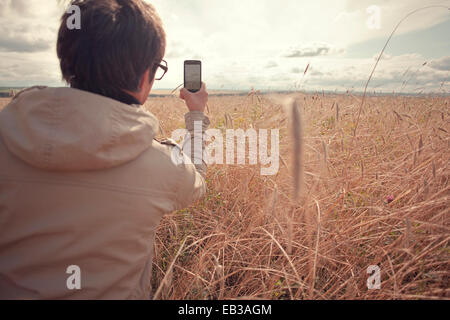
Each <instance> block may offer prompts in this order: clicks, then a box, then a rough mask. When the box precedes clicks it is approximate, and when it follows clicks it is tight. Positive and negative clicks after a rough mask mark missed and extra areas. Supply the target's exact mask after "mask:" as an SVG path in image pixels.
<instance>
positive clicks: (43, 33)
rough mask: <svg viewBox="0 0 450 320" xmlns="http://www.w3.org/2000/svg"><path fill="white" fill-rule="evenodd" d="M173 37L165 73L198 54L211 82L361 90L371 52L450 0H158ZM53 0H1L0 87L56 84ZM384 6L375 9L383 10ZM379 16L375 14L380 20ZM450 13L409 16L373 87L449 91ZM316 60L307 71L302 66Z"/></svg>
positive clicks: (178, 70) (177, 79) (172, 75)
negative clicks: (399, 23) (394, 33)
mask: <svg viewBox="0 0 450 320" xmlns="http://www.w3.org/2000/svg"><path fill="white" fill-rule="evenodd" d="M147 2H150V3H152V4H153V5H154V6H155V7H156V9H157V11H158V12H159V14H160V16H161V17H162V19H163V21H164V26H165V29H166V32H167V36H168V39H167V40H168V47H167V52H166V59H167V61H168V63H169V73H168V74H167V76H166V77H165V78H164V79H163V80H162V81H160V82H157V83H156V84H155V88H156V89H163V88H167V89H170V88H175V87H176V86H178V85H179V84H181V83H182V82H183V80H182V79H183V61H184V60H187V59H201V60H202V62H203V78H204V81H205V82H206V83H207V85H208V87H209V88H213V89H234V90H238V89H239V90H248V89H249V88H251V87H255V88H256V89H293V88H296V87H297V88H302V89H307V90H322V89H325V90H335V89H337V90H347V89H349V90H355V91H358V90H361V89H362V88H363V87H364V85H365V81H366V80H367V78H368V76H369V75H370V72H371V69H372V68H373V66H374V64H375V58H376V56H377V55H378V54H379V52H380V50H381V49H382V48H383V46H384V43H385V41H386V40H387V38H388V37H389V34H390V33H391V32H392V30H393V28H394V27H395V25H396V24H397V23H398V21H400V20H401V19H402V18H403V17H404V16H405V15H406V14H407V13H409V12H411V11H413V10H415V9H418V8H421V7H424V6H430V5H443V6H447V7H450V0H444V1H443V0H441V1H432V0H430V1H423V0H396V1H392V0H389V1H388V0H314V1H312V0H308V1H306V0H278V1H275V0H226V1H225V0H183V1H179V0H177V1H175V0H153V1H147ZM63 10H64V7H63V6H62V5H59V4H58V2H57V0H0V87H1V86H18V87H22V86H29V85H34V84H44V85H51V86H61V85H64V84H63V83H62V82H61V81H60V78H61V76H60V72H59V66H58V60H57V58H56V49H55V42H56V33H57V29H58V23H59V16H60V15H61V14H62V12H63ZM378 13H379V15H378ZM377 17H379V19H377ZM449 33H450V10H447V9H445V8H442V7H435V8H429V9H424V10H422V11H419V12H417V13H416V14H414V15H412V16H410V17H409V18H408V19H406V20H405V21H404V22H403V24H402V25H401V26H400V28H399V29H398V31H397V33H396V35H395V36H394V37H393V39H392V40H391V42H390V44H389V45H388V47H387V49H386V52H385V55H384V56H383V59H382V60H381V61H380V64H379V66H378V68H377V70H376V72H375V75H374V79H373V82H372V83H371V85H370V87H369V88H370V89H371V90H377V91H381V90H382V91H386V92H389V91H392V90H395V91H396V92H398V91H405V92H422V91H423V92H430V91H435V92H438V91H440V92H442V91H446V92H448V91H449V90H450V85H449V84H448V81H449V76H450V41H449V40H448V34H449ZM308 64H309V65H310V67H309V69H308V72H307V73H306V75H304V71H305V68H306V67H307V65H308Z"/></svg>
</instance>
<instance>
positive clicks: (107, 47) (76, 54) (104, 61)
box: [57, 0, 166, 103]
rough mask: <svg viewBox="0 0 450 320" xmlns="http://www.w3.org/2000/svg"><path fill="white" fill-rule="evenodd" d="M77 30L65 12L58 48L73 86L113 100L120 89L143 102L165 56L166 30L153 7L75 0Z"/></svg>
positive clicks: (136, 0)
mask: <svg viewBox="0 0 450 320" xmlns="http://www.w3.org/2000/svg"><path fill="white" fill-rule="evenodd" d="M71 4H72V5H77V6H78V7H79V8H80V11H81V29H69V28H68V27H67V19H68V18H69V17H70V16H71V14H69V13H65V14H64V15H63V16H62V18H61V26H60V29H59V33H58V43H57V53H58V58H59V61H60V66H61V71H62V75H63V79H64V80H66V81H67V83H69V84H70V86H71V87H72V88H77V89H81V90H86V91H90V92H93V93H97V94H101V95H103V96H106V97H110V98H112V99H117V98H118V97H120V95H121V94H123V92H127V93H128V94H131V95H133V96H134V97H135V98H137V100H139V101H140V102H141V103H143V102H144V101H145V100H146V99H147V96H148V94H149V92H150V90H151V87H152V85H153V82H154V78H155V73H156V70H157V69H158V65H159V63H160V62H161V60H162V58H163V57H164V53H165V47H166V35H165V32H164V29H163V26H162V22H161V19H160V18H159V16H158V14H157V13H156V11H155V9H154V7H153V6H152V5H150V4H147V3H145V2H144V1H142V0H73V1H71Z"/></svg>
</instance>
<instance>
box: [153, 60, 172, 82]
mask: <svg viewBox="0 0 450 320" xmlns="http://www.w3.org/2000/svg"><path fill="white" fill-rule="evenodd" d="M157 65H158V69H156V73H155V80H161V79H162V78H164V75H165V74H166V73H167V71H169V67H168V66H167V61H166V60H162V61H161V63H158V64H157Z"/></svg>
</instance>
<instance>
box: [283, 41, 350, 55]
mask: <svg viewBox="0 0 450 320" xmlns="http://www.w3.org/2000/svg"><path fill="white" fill-rule="evenodd" d="M342 52H344V50H343V49H336V48H335V47H334V46H332V45H331V44H329V43H326V42H313V43H308V44H306V45H300V46H297V47H291V48H290V49H289V50H288V52H286V53H285V54H284V55H283V56H284V57H286V58H301V57H318V56H327V55H332V54H338V53H342Z"/></svg>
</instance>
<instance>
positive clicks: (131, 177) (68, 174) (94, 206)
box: [0, 0, 209, 299]
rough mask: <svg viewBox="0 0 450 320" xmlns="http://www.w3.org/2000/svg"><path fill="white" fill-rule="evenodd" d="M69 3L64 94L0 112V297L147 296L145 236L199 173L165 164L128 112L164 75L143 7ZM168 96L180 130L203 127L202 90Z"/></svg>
mask: <svg viewBox="0 0 450 320" xmlns="http://www.w3.org/2000/svg"><path fill="white" fill-rule="evenodd" d="M72 4H73V5H77V6H79V8H80V10H81V29H72V30H71V29H69V28H67V23H66V20H67V19H68V17H69V16H70V15H69V14H67V13H66V14H64V15H63V17H62V19H61V27H60V29H59V34H58V43H57V53H58V58H59V60H60V66H61V71H62V75H63V78H64V79H65V80H66V81H67V82H68V83H69V84H70V88H46V87H33V88H29V89H27V90H24V91H22V92H20V93H19V94H17V95H16V96H15V97H14V99H13V100H12V101H11V103H10V104H9V105H8V106H6V107H5V108H4V110H2V111H1V112H0V299H5V298H6V299H55V298H56V299H60V298H62V299H66V298H68V299H148V298H150V296H151V287H150V276H151V266H152V255H153V242H154V236H155V230H156V228H157V226H158V224H159V221H160V220H161V218H162V216H163V215H164V214H165V213H168V212H171V211H174V210H177V209H181V208H184V207H186V206H189V205H190V204H192V203H194V202H195V201H197V200H199V199H200V198H201V197H202V196H203V195H204V194H205V191H206V184H205V180H204V177H203V176H204V174H205V171H206V165H205V163H202V164H196V165H195V166H194V164H192V162H191V161H188V162H184V163H182V164H178V165H177V164H176V162H174V161H172V151H173V150H174V148H178V147H177V146H176V145H175V144H173V143H171V142H170V141H169V140H167V141H164V142H163V143H159V142H157V141H156V140H154V137H155V135H156V134H157V133H158V120H157V119H156V118H155V116H154V115H152V114H151V113H149V112H146V111H145V110H143V109H141V108H140V106H139V105H141V104H143V103H144V102H145V101H146V100H147V97H148V95H149V92H150V90H151V88H152V86H153V83H154V81H155V78H156V79H161V78H162V77H161V75H164V73H165V72H166V71H167V66H166V64H165V62H164V61H163V57H164V52H165V43H166V41H165V33H164V30H163V27H162V23H161V20H160V18H159V17H158V15H157V13H156V11H155V9H154V8H153V7H152V6H151V5H148V4H146V3H144V2H143V1H141V0H75V1H72ZM180 97H181V98H182V99H184V100H185V102H186V105H187V108H188V109H189V112H188V113H187V114H186V116H185V120H186V128H187V129H188V131H190V132H191V133H193V128H194V121H200V122H202V123H203V129H204V130H206V128H207V127H208V124H209V120H208V118H207V117H206V116H205V115H204V114H203V111H204V109H205V105H206V102H207V100H208V94H207V92H206V88H205V85H204V84H203V87H202V90H201V91H199V92H197V93H195V94H193V93H190V92H188V91H186V90H184V89H183V90H182V91H181V93H180ZM193 138H194V136H193V135H192V139H193ZM178 151H179V152H181V151H180V150H178Z"/></svg>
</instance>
